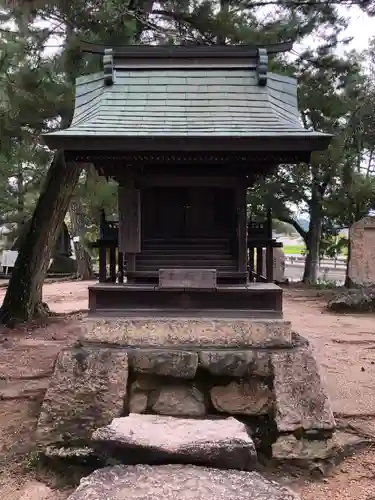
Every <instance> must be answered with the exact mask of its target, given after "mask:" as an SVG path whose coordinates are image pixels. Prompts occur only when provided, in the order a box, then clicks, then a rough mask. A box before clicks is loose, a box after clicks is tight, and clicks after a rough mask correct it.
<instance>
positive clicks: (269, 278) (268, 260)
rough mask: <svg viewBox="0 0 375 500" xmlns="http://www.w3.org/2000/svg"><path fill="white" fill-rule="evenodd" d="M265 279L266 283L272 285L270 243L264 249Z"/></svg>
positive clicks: (271, 250) (271, 251)
mask: <svg viewBox="0 0 375 500" xmlns="http://www.w3.org/2000/svg"><path fill="white" fill-rule="evenodd" d="M266 278H267V282H268V283H273V248H272V241H269V242H268V243H267V247H266Z"/></svg>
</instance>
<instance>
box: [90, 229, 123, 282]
mask: <svg viewBox="0 0 375 500" xmlns="http://www.w3.org/2000/svg"><path fill="white" fill-rule="evenodd" d="M91 247H92V248H98V250H99V283H116V282H118V283H124V275H125V273H124V268H125V265H124V255H123V254H122V253H121V252H119V251H118V243H117V240H104V239H100V240H96V241H95V242H94V243H92V244H91Z"/></svg>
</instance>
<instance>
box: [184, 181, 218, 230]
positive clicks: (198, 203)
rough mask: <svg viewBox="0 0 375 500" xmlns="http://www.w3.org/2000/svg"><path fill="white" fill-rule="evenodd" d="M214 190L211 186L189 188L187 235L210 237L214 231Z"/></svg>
mask: <svg viewBox="0 0 375 500" xmlns="http://www.w3.org/2000/svg"><path fill="white" fill-rule="evenodd" d="M213 201H214V192H213V189H212V188H209V187H190V188H187V195H186V203H185V237H186V238H202V237H208V236H210V235H211V234H212V232H213V231H214V221H215V217H214V204H213Z"/></svg>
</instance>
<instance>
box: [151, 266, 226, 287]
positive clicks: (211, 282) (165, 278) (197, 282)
mask: <svg viewBox="0 0 375 500" xmlns="http://www.w3.org/2000/svg"><path fill="white" fill-rule="evenodd" d="M216 284H217V283H216V269H159V287H160V288H169V289H171V288H176V289H181V288H182V289H185V288H190V289H191V288H198V289H203V290H212V289H214V288H216Z"/></svg>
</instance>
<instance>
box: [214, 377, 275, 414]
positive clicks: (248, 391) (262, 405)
mask: <svg viewBox="0 0 375 500" xmlns="http://www.w3.org/2000/svg"><path fill="white" fill-rule="evenodd" d="M211 401H212V404H213V405H214V407H215V408H216V409H217V410H218V411H220V412H224V413H230V414H232V415H265V414H267V413H268V412H269V410H270V409H271V408H272V405H273V394H272V392H271V390H270V389H269V387H268V386H267V385H266V384H265V383H264V382H262V381H260V380H257V379H251V380H249V381H248V382H245V381H243V380H241V381H239V382H230V383H229V384H228V385H225V386H216V387H213V388H212V389H211Z"/></svg>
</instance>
